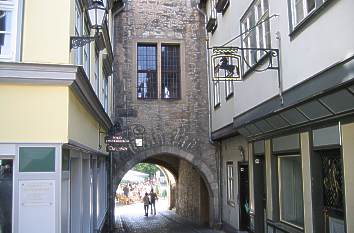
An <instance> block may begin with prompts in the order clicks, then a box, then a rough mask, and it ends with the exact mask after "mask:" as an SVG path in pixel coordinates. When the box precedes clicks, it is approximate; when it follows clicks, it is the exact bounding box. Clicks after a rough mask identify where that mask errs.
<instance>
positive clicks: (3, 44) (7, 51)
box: [0, 0, 18, 60]
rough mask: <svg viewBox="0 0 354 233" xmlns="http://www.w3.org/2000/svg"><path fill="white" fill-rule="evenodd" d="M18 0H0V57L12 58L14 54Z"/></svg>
mask: <svg viewBox="0 0 354 233" xmlns="http://www.w3.org/2000/svg"><path fill="white" fill-rule="evenodd" d="M17 18H18V1H17V0H1V1H0V59H3V60H13V59H14V58H15V56H16V52H17V51H16V47H17V43H16V41H17V27H18V26H17V25H18V20H17Z"/></svg>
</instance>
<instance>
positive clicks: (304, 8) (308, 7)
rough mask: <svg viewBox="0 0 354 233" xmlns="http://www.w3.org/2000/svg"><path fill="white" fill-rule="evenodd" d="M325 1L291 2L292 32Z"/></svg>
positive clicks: (295, 0) (296, 0) (293, 0)
mask: <svg viewBox="0 0 354 233" xmlns="http://www.w3.org/2000/svg"><path fill="white" fill-rule="evenodd" d="M326 1H327V0H291V6H290V8H291V23H292V30H294V28H295V27H296V26H297V25H298V24H299V23H301V22H302V21H303V20H304V19H305V18H306V17H307V16H308V15H309V14H311V13H312V12H313V11H315V10H317V9H318V8H319V7H320V6H322V5H323V4H324V2H326Z"/></svg>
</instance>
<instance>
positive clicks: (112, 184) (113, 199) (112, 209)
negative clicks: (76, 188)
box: [109, 1, 126, 231]
mask: <svg viewBox="0 0 354 233" xmlns="http://www.w3.org/2000/svg"><path fill="white" fill-rule="evenodd" d="M125 6H126V5H125V2H124V1H123V5H122V6H121V7H120V8H118V9H117V10H116V11H115V12H112V29H111V31H112V43H113V44H114V43H115V37H114V36H115V35H114V28H115V25H114V23H115V20H114V19H115V17H116V16H117V15H118V14H119V13H120V12H122V11H123V10H124V8H125ZM115 60H116V58H115V56H114V54H113V62H114V61H115ZM113 68H114V67H112V70H113ZM114 78H115V74H114V70H113V73H112V87H114ZM112 105H113V108H114V106H115V95H114V94H113V101H112ZM112 116H113V117H115V110H113V111H112ZM109 159H110V161H109V164H110V166H109V167H110V169H109V170H110V171H109V173H110V174H109V175H110V183H111V185H110V188H109V191H110V202H111V205H110V206H111V209H110V215H111V218H110V221H111V224H110V228H111V231H113V229H114V225H115V216H114V208H115V193H116V191H115V190H114V186H115V184H114V181H113V152H110V158H109Z"/></svg>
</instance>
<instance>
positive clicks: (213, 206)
mask: <svg viewBox="0 0 354 233" xmlns="http://www.w3.org/2000/svg"><path fill="white" fill-rule="evenodd" d="M162 154H164V155H171V156H174V157H177V158H179V159H184V160H186V161H188V162H189V163H190V164H192V166H193V168H195V169H196V170H197V171H198V173H199V175H200V176H201V177H202V179H203V181H204V183H205V186H206V187H207V190H208V194H209V225H210V226H214V225H216V224H218V221H219V212H218V209H219V208H220V207H219V200H218V196H219V195H218V193H219V190H218V181H217V177H216V174H214V173H213V172H212V171H211V170H210V168H209V165H208V164H207V163H206V162H204V161H203V160H202V157H201V156H200V155H194V154H192V153H190V152H187V151H184V150H181V149H178V148H175V147H173V146H159V147H155V148H150V149H147V150H144V151H141V152H138V153H136V154H134V155H133V156H132V157H131V158H130V159H129V160H128V161H126V162H125V163H124V164H121V166H119V165H118V166H119V168H118V171H117V172H118V173H117V176H116V177H115V184H116V186H117V187H118V185H119V183H120V181H121V180H122V178H123V176H124V175H125V174H126V173H127V172H128V171H129V170H130V169H132V168H133V167H134V166H135V165H136V164H138V163H141V162H143V161H144V160H146V159H148V158H151V157H154V156H156V155H162Z"/></svg>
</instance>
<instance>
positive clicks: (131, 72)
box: [113, 0, 219, 223]
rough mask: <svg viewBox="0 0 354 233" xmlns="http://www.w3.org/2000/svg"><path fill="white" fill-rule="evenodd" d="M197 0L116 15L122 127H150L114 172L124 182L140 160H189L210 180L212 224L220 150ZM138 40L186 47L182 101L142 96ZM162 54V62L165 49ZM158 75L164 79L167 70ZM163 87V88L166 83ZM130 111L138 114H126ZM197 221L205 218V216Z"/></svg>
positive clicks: (132, 6)
mask: <svg viewBox="0 0 354 233" xmlns="http://www.w3.org/2000/svg"><path fill="white" fill-rule="evenodd" d="M197 2H198V1H196V0H175V1H172V0H128V1H126V6H125V8H124V9H123V11H122V12H120V13H119V14H118V15H117V16H116V17H115V18H114V25H115V28H114V31H115V34H114V42H113V44H114V48H113V50H114V55H115V62H114V78H115V80H114V89H115V96H114V98H115V99H114V103H115V116H116V119H115V121H116V122H120V123H121V124H122V125H131V124H141V125H143V126H144V127H145V134H144V136H143V140H144V144H143V147H141V148H138V147H136V146H135V145H134V143H133V142H134V138H131V139H132V140H131V142H132V143H131V144H130V148H129V151H128V152H122V153H119V154H115V156H114V157H115V165H114V166H115V171H114V172H115V178H116V182H117V183H118V182H119V181H120V179H121V178H122V177H123V176H124V174H125V173H126V172H127V171H128V170H129V169H130V168H131V167H133V166H134V165H135V164H136V163H139V162H142V161H144V160H146V159H148V158H151V157H154V156H157V155H158V156H159V159H161V157H162V158H163V156H165V157H166V158H167V157H169V156H174V157H178V158H179V159H183V161H188V162H189V164H190V169H192V167H193V168H195V169H196V171H198V173H199V175H201V176H202V177H203V178H204V180H205V181H206V189H207V191H208V193H209V195H208V196H209V204H210V218H209V219H210V223H217V219H218V218H219V216H218V211H217V209H218V208H219V207H218V193H219V192H218V185H217V183H218V181H217V177H218V176H217V162H216V161H217V159H216V152H215V148H214V146H213V145H211V144H210V143H209V139H208V90H207V88H208V80H207V64H206V57H207V54H206V49H205V38H206V34H205V25H204V16H203V15H202V14H201V13H200V12H199V11H198V10H197ZM138 43H152V44H156V45H161V44H163V43H174V44H179V45H180V56H181V98H180V99H178V100H172V99H161V98H157V99H150V100H142V99H137V44H138ZM158 51H159V50H158ZM157 56H158V60H159V59H160V54H159V52H158V54H157ZM158 64H159V63H158ZM158 67H160V65H158ZM157 73H158V77H160V76H161V73H160V72H159V71H158V72H157ZM157 86H158V88H161V82H160V81H159V83H158V85H157ZM126 110H127V111H128V112H131V113H134V114H124V112H127V111H126ZM126 115H128V117H125V116H126ZM130 137H133V136H132V135H130ZM162 160H163V159H162ZM167 162H168V161H166V163H167ZM171 166H172V167H173V166H174V165H173V164H172V165H171ZM178 166H179V165H178ZM184 167H185V166H184ZM180 171H181V170H178V172H180ZM182 174H184V173H183V172H181V173H180V174H177V175H178V176H179V175H182ZM199 179H200V178H199ZM183 185H184V184H183V183H181V182H180V183H179V184H178V187H179V188H181V190H179V191H177V193H180V192H182V189H183V187H182V186H183ZM199 193H200V192H199ZM177 198H178V197H177ZM196 198H199V199H200V198H202V197H200V196H199V197H196ZM177 201H179V200H177ZM183 203H184V202H183V201H182V200H181V201H180V202H179V205H178V206H177V208H178V209H180V210H182V209H183V211H179V213H180V214H181V215H186V214H184V213H185V212H184V211H186V213H190V211H192V210H190V209H188V208H193V207H189V206H190V205H188V206H185V205H184V204H183ZM199 213H200V211H199ZM195 219H199V220H198V221H197V220H196V222H201V221H200V219H201V216H197V217H196V218H195Z"/></svg>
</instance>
